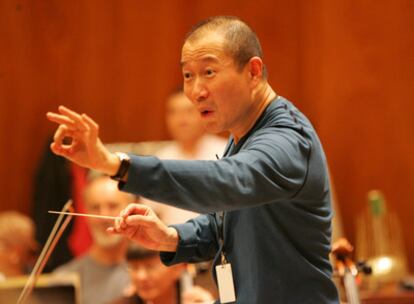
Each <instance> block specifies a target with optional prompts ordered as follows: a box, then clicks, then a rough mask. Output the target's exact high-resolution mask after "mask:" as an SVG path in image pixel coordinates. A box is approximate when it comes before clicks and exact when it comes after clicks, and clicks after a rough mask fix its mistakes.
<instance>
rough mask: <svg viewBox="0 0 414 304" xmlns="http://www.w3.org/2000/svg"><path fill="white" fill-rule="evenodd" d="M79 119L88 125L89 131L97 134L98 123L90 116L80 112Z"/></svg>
mask: <svg viewBox="0 0 414 304" xmlns="http://www.w3.org/2000/svg"><path fill="white" fill-rule="evenodd" d="M81 119H82V121H83V122H84V123H85V124H87V125H88V126H89V129H90V130H91V131H93V132H94V133H95V134H96V135H97V134H98V131H99V125H98V124H97V123H96V122H95V121H94V120H93V119H92V118H90V117H89V116H88V115H86V114H82V115H81Z"/></svg>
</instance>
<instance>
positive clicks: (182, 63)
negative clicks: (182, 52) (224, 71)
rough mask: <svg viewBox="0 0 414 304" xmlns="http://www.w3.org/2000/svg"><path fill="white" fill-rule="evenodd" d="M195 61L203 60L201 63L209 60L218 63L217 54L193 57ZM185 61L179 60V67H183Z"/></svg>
mask: <svg viewBox="0 0 414 304" xmlns="http://www.w3.org/2000/svg"><path fill="white" fill-rule="evenodd" d="M189 61H191V60H189ZM195 61H198V62H203V63H210V62H211V63H219V59H218V58H217V56H214V55H206V56H203V57H201V58H199V59H195ZM187 62H188V61H181V67H183V66H184V65H185V64H186V63H187Z"/></svg>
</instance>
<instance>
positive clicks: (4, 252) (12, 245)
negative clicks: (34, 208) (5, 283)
mask: <svg viewBox="0 0 414 304" xmlns="http://www.w3.org/2000/svg"><path fill="white" fill-rule="evenodd" d="M34 232H35V227H34V223H33V221H32V220H31V219H30V218H29V217H27V216H26V215H24V214H21V213H19V212H16V211H4V212H1V213H0V280H4V279H7V278H10V277H14V276H19V275H24V274H27V273H28V272H29V270H30V267H31V266H32V265H31V264H33V260H34V253H35V252H36V250H37V247H38V246H37V243H36V241H35V238H34Z"/></svg>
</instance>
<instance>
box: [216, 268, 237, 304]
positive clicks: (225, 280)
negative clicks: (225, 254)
mask: <svg viewBox="0 0 414 304" xmlns="http://www.w3.org/2000/svg"><path fill="white" fill-rule="evenodd" d="M216 274H217V285H218V289H219V294H220V303H231V302H235V301H236V295H235V292H234V283H233V274H232V272H231V264H223V265H217V266H216Z"/></svg>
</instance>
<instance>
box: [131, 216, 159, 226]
mask: <svg viewBox="0 0 414 304" xmlns="http://www.w3.org/2000/svg"><path fill="white" fill-rule="evenodd" d="M125 223H126V224H127V225H128V226H136V227H137V226H144V227H152V226H154V219H153V218H151V217H149V216H146V215H130V216H128V217H127V218H126V219H125Z"/></svg>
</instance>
